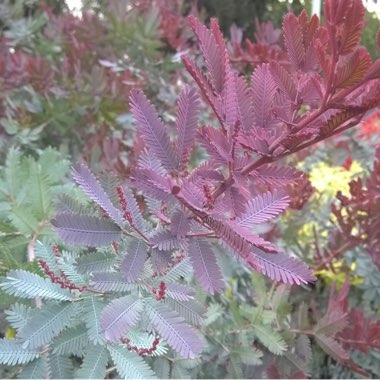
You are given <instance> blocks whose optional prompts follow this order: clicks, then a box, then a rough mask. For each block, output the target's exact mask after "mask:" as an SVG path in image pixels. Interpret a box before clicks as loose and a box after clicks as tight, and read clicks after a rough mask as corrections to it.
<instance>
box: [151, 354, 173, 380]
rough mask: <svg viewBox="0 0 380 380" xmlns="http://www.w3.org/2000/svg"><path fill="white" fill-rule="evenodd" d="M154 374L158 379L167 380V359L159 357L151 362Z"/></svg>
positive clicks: (168, 363) (168, 372)
mask: <svg viewBox="0 0 380 380" xmlns="http://www.w3.org/2000/svg"><path fill="white" fill-rule="evenodd" d="M153 369H154V372H155V373H156V374H157V377H158V378H159V379H169V377H170V362H169V360H168V359H166V358H163V357H160V358H157V359H156V360H154V362H153Z"/></svg>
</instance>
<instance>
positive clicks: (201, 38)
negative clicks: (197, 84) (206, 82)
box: [189, 16, 225, 94]
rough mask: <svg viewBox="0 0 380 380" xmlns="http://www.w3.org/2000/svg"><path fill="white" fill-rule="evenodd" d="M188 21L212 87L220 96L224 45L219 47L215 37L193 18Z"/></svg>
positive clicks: (222, 79) (222, 82) (190, 17)
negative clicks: (200, 51) (195, 37)
mask: <svg viewBox="0 0 380 380" xmlns="http://www.w3.org/2000/svg"><path fill="white" fill-rule="evenodd" d="M189 21H190V25H191V28H192V29H193V32H194V34H195V35H196V36H197V39H198V43H199V46H200V48H201V50H202V53H203V57H204V59H205V62H206V66H207V70H208V73H209V74H210V78H211V82H212V86H213V88H214V90H215V91H216V93H217V94H220V93H221V91H222V89H223V85H224V70H225V67H224V64H223V63H224V55H223V54H224V49H225V47H224V44H223V45H222V46H220V45H219V44H218V41H217V40H216V38H215V35H214V34H213V33H211V31H210V30H209V29H207V28H206V27H205V26H204V25H203V24H202V23H201V22H200V21H199V20H198V19H197V18H195V17H194V16H189Z"/></svg>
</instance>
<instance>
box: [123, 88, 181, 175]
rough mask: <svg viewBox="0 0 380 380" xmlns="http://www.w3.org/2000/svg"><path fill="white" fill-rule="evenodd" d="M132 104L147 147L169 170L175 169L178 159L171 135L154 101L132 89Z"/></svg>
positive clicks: (133, 112) (132, 109)
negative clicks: (171, 141) (167, 131)
mask: <svg viewBox="0 0 380 380" xmlns="http://www.w3.org/2000/svg"><path fill="white" fill-rule="evenodd" d="M130 106H131V111H132V114H133V116H134V118H135V120H136V123H137V125H138V130H139V131H140V132H141V134H142V135H143V138H144V142H145V144H146V146H147V148H148V149H149V150H150V151H151V152H152V153H153V154H154V155H155V156H156V157H157V158H158V159H159V160H160V162H161V164H162V166H163V167H164V168H166V169H167V170H169V171H172V170H175V163H176V160H175V155H174V152H173V149H172V146H171V144H170V139H169V136H168V134H167V133H166V131H165V127H164V125H163V123H162V121H161V120H160V118H159V117H158V115H157V112H156V110H155V108H154V106H153V105H152V103H151V102H150V101H149V100H148V99H147V98H146V96H145V95H144V93H143V92H141V91H136V90H132V92H131V96H130Z"/></svg>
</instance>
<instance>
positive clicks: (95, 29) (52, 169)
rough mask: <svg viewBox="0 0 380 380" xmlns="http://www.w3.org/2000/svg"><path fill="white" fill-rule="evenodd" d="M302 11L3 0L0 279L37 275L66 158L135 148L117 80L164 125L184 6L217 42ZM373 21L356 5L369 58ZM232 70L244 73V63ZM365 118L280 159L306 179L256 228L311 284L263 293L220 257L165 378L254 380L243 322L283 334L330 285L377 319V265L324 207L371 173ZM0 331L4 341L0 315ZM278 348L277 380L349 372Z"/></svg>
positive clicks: (174, 91)
mask: <svg viewBox="0 0 380 380" xmlns="http://www.w3.org/2000/svg"><path fill="white" fill-rule="evenodd" d="M304 7H306V9H307V10H308V11H309V12H310V8H311V1H310V0H305V1H301V0H293V1H278V0H268V1H265V2H264V1H259V0H257V1H253V0H241V1H238V2H235V1H230V0H199V1H198V2H195V1H193V0H184V1H176V0H173V1H146V0H145V1H144V0H141V1H137V0H136V1H124V0H113V1H103V0H102V1H100V0H99V1H97V0H84V1H83V9H82V11H83V13H82V14H81V15H79V14H74V13H72V12H71V11H70V10H69V8H68V6H67V5H66V4H65V2H64V1H61V0H45V1H39V0H3V1H2V2H1V3H0V32H1V38H0V274H1V275H4V274H5V272H6V271H7V270H9V269H11V268H25V267H27V268H28V269H31V270H33V271H37V270H38V268H37V266H35V264H33V263H28V250H30V247H31V243H32V242H34V241H35V240H37V239H41V238H49V237H50V238H53V239H54V235H53V233H52V231H51V229H50V222H49V220H50V218H51V217H52V215H53V214H54V201H55V199H56V197H57V196H58V195H59V194H62V193H67V192H74V191H75V190H74V189H73V188H72V187H71V185H69V184H68V175H67V173H68V171H69V167H70V164H71V163H73V162H75V161H77V160H78V159H84V160H86V161H87V162H88V163H89V164H90V165H91V166H92V167H93V168H94V169H95V170H98V171H99V170H112V171H113V172H115V173H116V174H117V175H118V176H120V177H122V178H123V177H125V176H127V175H128V174H129V173H130V170H131V168H132V167H133V164H134V155H133V152H138V151H139V149H142V146H141V141H140V140H139V139H138V137H136V134H135V129H134V126H133V122H132V118H131V115H130V113H129V109H128V95H129V91H130V89H131V88H136V87H137V88H143V89H144V91H145V93H146V94H147V95H148V96H149V98H150V99H151V100H152V101H153V103H155V104H156V105H157V106H158V108H159V110H160V113H161V114H162V115H163V118H164V119H165V121H167V122H169V123H171V122H173V115H174V106H175V103H176V99H177V95H178V93H179V90H180V88H181V86H182V85H183V84H184V83H186V82H189V77H188V76H187V75H186V74H185V73H184V72H183V71H182V65H181V64H180V56H181V54H183V53H184V52H189V51H190V50H194V49H196V47H195V46H194V45H193V40H194V39H193V37H192V36H191V33H190V32H189V30H188V29H187V27H186V19H185V17H184V16H186V15H188V14H189V13H192V14H196V15H198V16H199V17H200V18H202V19H203V20H204V21H206V22H207V21H208V20H209V18H210V17H217V18H218V20H219V23H220V25H221V28H222V30H223V32H224V35H225V36H226V37H229V36H230V31H231V29H230V28H231V26H232V25H233V24H235V25H236V26H237V27H239V28H241V29H239V33H242V34H243V35H244V38H248V39H249V40H250V41H253V43H254V41H255V32H257V29H256V30H255V27H256V28H257V25H258V24H257V23H256V24H255V22H254V19H255V18H258V19H259V20H260V21H272V22H273V28H272V29H271V30H272V35H274V34H275V33H276V32H275V29H276V28H281V24H282V19H283V16H284V14H285V13H286V12H288V11H290V10H292V11H294V12H295V13H296V14H298V13H299V12H300V11H301V10H302V8H304ZM379 27H380V20H379V18H378V16H377V15H376V14H374V13H369V12H367V26H366V28H365V31H364V33H363V37H362V44H363V45H365V46H366V47H367V49H368V50H369V51H370V53H371V55H372V58H373V59H376V58H379V56H380V55H379V54H380V52H379V51H378V50H377V49H376V30H378V29H379ZM235 31H236V29H235ZM273 33H274V34H273ZM244 38H242V39H241V41H244ZM231 39H232V38H231ZM275 45H276V46H277V47H276V49H278V50H277V52H280V51H281V45H282V41H281V38H277V39H276V40H275ZM242 46H244V42H242ZM256 47H257V46H256ZM265 49H267V50H265V52H266V53H265V54H267V55H265V54H264V56H263V55H260V56H259V59H260V60H262V61H265V60H266V59H267V57H268V56H269V55H270V54H273V51H272V50H270V49H273V46H272V45H271V46H269V45H265ZM231 54H232V53H231ZM252 54H253V53H252ZM255 54H256V53H255ZM276 54H277V53H276ZM279 54H280V53H279ZM255 57H256V56H255ZM256 58H257V57H256ZM237 68H238V69H242V72H246V71H245V70H246V68H245V67H244V68H242V67H240V66H237ZM251 69H252V67H251ZM369 116H370V117H369V118H368V121H366V122H363V123H361V125H360V126H358V128H356V130H355V131H351V132H348V133H346V134H344V135H342V136H337V137H336V138H335V139H334V140H333V141H329V142H327V143H325V144H320V145H318V147H314V148H311V149H310V151H308V152H306V153H305V152H303V153H302V154H301V153H300V154H299V155H298V156H297V157H292V158H291V160H293V161H294V162H293V163H295V164H297V166H298V168H299V169H301V170H303V171H305V172H306V173H308V178H309V179H308V180H306V181H305V183H304V184H303V185H302V186H303V187H302V188H301V189H290V191H291V194H292V205H293V210H292V211H290V212H288V213H287V214H286V215H285V216H284V217H283V218H282V219H281V220H280V221H279V222H278V223H277V225H276V226H272V227H271V228H269V229H268V232H267V233H268V235H270V236H271V238H272V239H277V240H278V241H279V244H280V245H282V246H283V248H284V250H285V251H288V252H291V253H293V254H294V255H297V256H298V257H300V258H301V259H302V260H304V261H305V262H307V263H308V264H309V265H310V266H311V267H312V268H313V269H315V271H316V273H317V274H318V278H319V281H318V282H317V284H316V285H315V288H314V289H312V290H311V291H306V290H304V289H302V288H297V289H292V290H290V289H288V288H286V287H276V286H274V285H271V284H270V283H269V282H267V281H265V280H264V279H263V278H262V277H259V276H257V275H252V274H251V273H250V272H249V271H247V270H245V269H244V268H242V267H241V266H240V264H239V263H236V262H233V261H232V260H230V259H229V258H227V257H225V256H223V254H221V258H220V261H221V262H223V263H224V265H223V267H224V271H225V275H226V276H227V277H228V278H229V286H228V288H227V290H226V292H225V294H222V295H220V296H216V297H210V296H209V297H207V298H205V296H204V295H201V294H199V297H200V298H202V297H203V301H204V303H205V304H207V305H208V312H207V318H206V323H205V325H204V327H203V329H204V334H205V336H206V338H207V340H208V342H209V344H208V350H207V352H206V353H205V355H204V360H203V362H202V363H198V364H197V365H196V366H194V365H193V366H192V365H190V364H189V363H184V364H183V366H180V365H179V366H178V368H177V370H176V371H177V372H176V373H175V375H176V376H175V377H185V376H192V377H209V378H215V377H221V378H223V377H226V376H227V377H234V378H239V377H252V376H257V375H258V374H259V376H258V377H261V376H263V371H265V370H266V368H268V367H270V366H271V365H272V364H273V363H272V362H271V361H272V360H273V355H269V354H270V352H271V349H270V348H268V347H271V346H270V342H269V343H268V341H266V340H265V337H264V335H262V336H261V340H260V339H259V342H258V343H257V347H256V346H255V345H254V346H252V342H253V341H255V333H254V328H255V326H258V325H260V326H265V327H264V329H265V331H267V338H268V335H269V338H270V339H275V340H276V339H277V340H278V341H279V342H277V343H279V344H280V345H281V339H282V338H281V336H279V335H276V334H277V333H276V334H274V335H273V336H270V334H269V331H283V329H285V328H289V326H290V325H292V324H293V321H294V320H295V319H296V317H294V315H295V314H297V313H299V311H300V310H303V309H302V308H305V307H306V306H302V305H304V304H303V303H302V302H303V301H304V302H308V306H307V307H306V309H307V308H311V309H313V308H318V309H320V310H319V313H323V310H325V309H326V305H327V300H328V297H329V291H330V287H331V284H333V283H337V284H338V285H339V286H342V284H343V283H344V281H345V279H346V276H348V278H349V281H350V284H351V291H350V294H349V300H350V303H351V304H352V305H354V306H356V307H360V308H361V309H362V310H364V311H365V313H366V314H367V315H368V316H370V317H374V316H380V301H379V300H380V271H379V267H378V266H376V265H375V263H374V260H372V259H371V255H368V252H369V251H368V249H369V247H370V244H371V242H368V240H366V239H365V238H363V239H362V240H360V241H355V244H354V243H352V244H345V243H347V241H348V240H347V239H346V240H345V239H344V235H342V231H341V226H340V225H339V223H338V220H337V216H336V214H334V212H333V211H332V205H333V204H335V205H339V204H340V203H341V202H342V199H343V198H342V196H345V197H350V196H353V194H351V193H350V190H351V191H353V186H352V185H350V182H351V181H352V180H354V179H356V178H358V177H361V178H363V181H364V180H365V178H367V177H371V176H372V177H373V178H377V177H376V176H377V175H378V176H379V177H380V173H377V172H376V170H375V164H374V162H375V159H374V158H375V157H376V155H375V151H376V147H377V146H378V144H379V141H380V113H379V112H377V113H376V112H375V113H373V114H372V115H369ZM207 120H210V115H209V114H208V112H207V111H206V110H203V113H202V121H204V122H205V121H207ZM363 188H364V185H363ZM339 192H340V193H339ZM337 193H338V197H337ZM339 194H340V195H339ZM77 196H78V195H77ZM347 202H348V201H347ZM374 207H380V206H379V205H378V204H376V205H375V206H374ZM347 210H349V209H347ZM379 210H380V209H379ZM347 212H348V211H347ZM359 227H360V226H359ZM359 227H355V228H359ZM10 302H12V299H11V298H10V297H6V296H5V295H4V294H2V293H0V308H1V309H4V308H5V307H6V306H7V305H8V304H9V303H10ZM241 305H244V307H241ZM313 305H314V306H313ZM316 305H317V306H316ZM260 308H261V309H260ZM259 309H260V310H261V312H263V311H265V313H264V314H261V316H260V317H257V319H255V318H254V317H252V315H257V313H256V312H257V310H259ZM255 313H256V314H255ZM260 318H261V319H260ZM263 318H264V320H262V319H263ZM265 318H266V319H265ZM0 319H1V320H4V319H3V318H1V316H0ZM289 321H290V322H289ZM293 327H294V326H293ZM0 328H1V331H0V333H1V334H2V335H5V334H6V331H7V326H6V324H5V323H4V322H3V323H2V324H1V326H0ZM309 344H310V343H309ZM262 347H264V348H266V351H265V350H264V352H265V354H264V356H262V353H261V351H258V350H256V348H262ZM274 350H275V349H273V350H272V353H273V351H274ZM287 353H288V356H286V355H285V356H281V358H280V357H279V359H278V361H276V363H274V364H276V365H278V366H280V364H279V363H280V362H281V361H284V363H285V364H284V365H283V367H281V368H285V370H284V372H283V373H281V374H282V375H283V376H291V375H294V374H296V373H297V371H298V370H299V371H304V373H307V371H306V370H305V368H304V366H306V365H307V366H308V367H310V368H311V370H310V372H309V374H310V376H312V377H317V378H318V377H320V378H347V377H358V376H359V375H357V374H355V373H354V372H352V371H350V370H349V369H346V368H343V367H342V366H341V365H339V364H337V363H336V362H335V361H334V360H333V359H331V357H330V356H329V355H327V354H326V353H325V352H323V351H322V350H321V349H319V348H317V345H315V344H313V354H312V357H310V358H305V362H302V363H299V362H298V363H295V362H294V360H293V361H292V358H293V357H292V356H291V354H293V353H292V352H287ZM355 355H357V358H358V361H359V362H360V364H361V366H362V367H363V368H365V369H366V370H367V371H369V373H370V374H371V375H372V376H374V377H380V364H379V363H380V360H379V359H380V353H379V350H378V349H370V350H369V352H368V354H366V355H364V354H362V353H357V354H355ZM306 362H307V363H306ZM289 363H290V364H289ZM0 373H1V372H0ZM272 374H273V372H272ZM8 375H9V373H8ZM266 375H268V373H267V374H266Z"/></svg>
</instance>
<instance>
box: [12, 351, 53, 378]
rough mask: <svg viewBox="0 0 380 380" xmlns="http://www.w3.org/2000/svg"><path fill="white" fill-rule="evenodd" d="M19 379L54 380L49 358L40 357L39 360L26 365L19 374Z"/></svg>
mask: <svg viewBox="0 0 380 380" xmlns="http://www.w3.org/2000/svg"><path fill="white" fill-rule="evenodd" d="M17 378H18V379H53V377H52V373H51V366H50V361H49V358H48V357H47V356H40V357H39V358H38V359H36V360H34V361H32V362H29V363H28V364H26V365H24V366H23V367H22V371H21V372H20V373H19V374H18V376H17ZM54 378H56V377H54Z"/></svg>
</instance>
